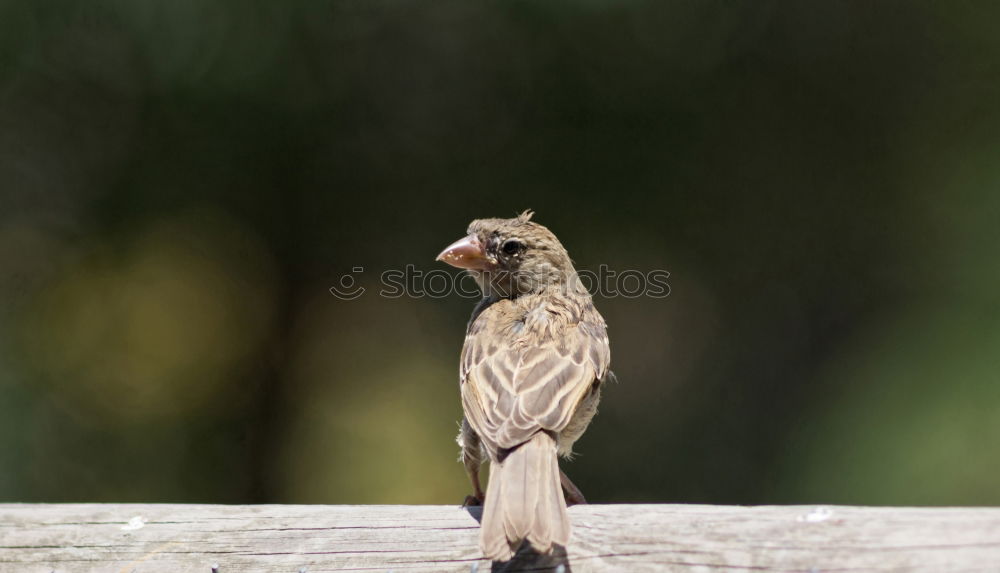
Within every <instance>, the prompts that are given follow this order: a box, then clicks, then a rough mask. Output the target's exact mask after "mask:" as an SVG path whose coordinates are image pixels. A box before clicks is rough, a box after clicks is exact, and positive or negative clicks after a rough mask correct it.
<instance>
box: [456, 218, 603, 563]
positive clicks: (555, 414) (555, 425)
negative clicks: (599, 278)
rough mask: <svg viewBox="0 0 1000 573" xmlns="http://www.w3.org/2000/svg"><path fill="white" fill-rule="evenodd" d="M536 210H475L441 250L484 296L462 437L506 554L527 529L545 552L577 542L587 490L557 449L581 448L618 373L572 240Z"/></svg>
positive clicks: (488, 535) (490, 543)
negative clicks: (575, 529) (607, 384)
mask: <svg viewBox="0 0 1000 573" xmlns="http://www.w3.org/2000/svg"><path fill="white" fill-rule="evenodd" d="M531 215H532V213H531V212H530V211H526V212H525V213H523V214H522V215H520V216H519V217H516V218H513V219H480V220H477V221H473V222H472V224H471V225H470V226H469V231H468V232H469V236H468V237H466V238H464V239H462V240H460V241H457V242H456V243H454V244H452V245H451V246H449V247H448V248H447V249H445V250H444V252H442V253H441V254H440V255H439V256H438V259H439V260H443V261H445V262H447V263H449V264H451V265H454V266H457V267H460V268H464V269H468V271H469V273H471V274H472V276H473V277H474V278H475V279H476V282H477V283H478V284H479V286H480V288H481V289H482V290H483V295H484V298H483V299H482V300H481V301H480V302H479V304H478V305H477V306H476V308H475V310H474V311H473V314H472V319H471V320H470V322H469V327H468V331H467V334H466V338H465V345H464V347H463V348H462V359H461V364H460V369H459V374H460V385H461V391H462V406H463V409H464V411H465V418H464V419H463V421H462V431H461V433H460V434H459V444H460V445H461V446H462V460H463V462H464V464H465V468H466V470H467V471H468V473H469V477H470V479H471V481H472V485H473V490H474V494H473V496H470V501H472V502H473V503H475V502H485V503H484V508H483V519H482V527H481V531H480V544H481V546H482V549H483V553H484V554H485V555H486V556H487V557H488V558H490V559H493V560H497V561H506V560H509V559H511V557H513V555H514V553H515V552H516V551H517V549H518V547H519V546H520V545H521V543H522V542H523V541H525V540H526V541H528V542H530V543H531V545H532V547H533V548H534V549H535V550H537V551H540V552H542V553H546V552H549V551H551V549H552V546H553V544H559V545H562V546H566V544H567V543H568V542H569V535H570V524H569V515H568V513H567V511H566V500H569V501H570V502H583V501H584V500H583V496H582V495H580V492H579V490H578V489H576V487H575V486H574V485H573V484H572V482H570V481H569V479H568V478H567V477H566V475H565V474H563V473H562V472H560V470H559V464H558V459H557V454H558V455H562V456H564V457H566V456H569V455H570V454H571V453H572V448H573V443H574V442H575V441H576V440H577V439H578V438H579V437H580V436H581V435H582V434H583V432H584V430H586V429H587V425H588V424H589V423H590V420H591V418H593V417H594V414H595V413H596V412H597V403H598V401H599V400H600V393H601V385H602V383H603V382H604V381H605V380H607V379H608V378H609V377H610V376H611V373H610V371H609V370H608V365H609V363H610V361H611V354H610V350H609V346H608V337H607V332H606V326H605V323H604V319H603V318H602V317H601V315H600V314H599V313H598V312H597V309H595V308H594V304H593V301H592V300H591V297H590V294H589V293H588V292H587V291H586V289H585V288H584V287H583V285H582V284H581V283H580V281H579V279H578V277H577V274H576V270H575V269H574V268H573V263H572V261H571V260H570V258H569V255H568V254H567V252H566V249H564V248H563V246H562V245H561V244H560V243H559V240H558V239H556V237H555V235H553V234H552V233H551V232H550V231H549V230H548V229H546V228H545V227H543V226H542V225H539V224H537V223H533V222H531V221H530V219H531ZM487 458H488V459H489V461H490V462H491V469H490V481H489V487H488V490H487V492H486V495H485V500H484V499H483V498H484V496H483V493H482V490H481V488H480V485H479V466H480V464H481V463H482V462H483V461H485V459H487ZM560 484H561V485H562V487H563V488H565V490H566V498H565V499H564V497H563V491H562V489H561V488H560Z"/></svg>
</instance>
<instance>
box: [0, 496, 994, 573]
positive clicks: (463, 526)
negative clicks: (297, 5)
mask: <svg viewBox="0 0 1000 573" xmlns="http://www.w3.org/2000/svg"><path fill="white" fill-rule="evenodd" d="M570 516H571V518H572V520H573V538H572V541H571V543H570V546H569V549H568V555H566V556H558V555H557V556H556V557H551V556H549V557H546V558H545V559H547V561H545V560H542V559H541V558H537V557H531V556H527V557H522V558H520V560H519V561H517V562H516V563H510V564H506V565H498V564H490V563H488V562H486V561H484V560H482V559H480V556H479V550H478V548H477V535H476V534H477V529H478V524H477V522H476V515H475V512H474V511H473V512H469V511H466V510H463V509H460V508H458V507H456V506H318V505H311V506H301V505H261V506H220V505H128V504H65V505H63V504H56V505H48V504H45V505H35V504H6V505H0V571H3V572H7V571H11V572H29V573H34V572H39V573H51V572H53V571H55V572H58V573H73V572H77V571H102V572H103V571H108V572H114V573H131V572H136V573H159V572H170V573H174V572H179V571H193V572H196V573H211V572H212V568H213V567H214V566H217V571H218V573H234V572H242V571H255V572H256V571H263V572H282V573H299V572H301V571H307V572H309V573H319V572H322V571H396V572H401V571H463V572H467V571H490V570H494V571H504V570H533V571H538V570H554V569H556V568H558V566H559V564H560V563H561V564H562V570H563V571H566V572H569V571H577V572H587V571H602V572H603V571H629V572H634V571H684V572H690V571H783V572H785V571H787V572H793V571H798V572H805V573H808V572H813V571H815V572H826V571H927V572H932V571H933V572H941V571H945V572H949V571H962V572H964V571H1000V508H886V507H842V506H826V507H815V506H778V507H773V506H762V507H731V506H703V505H588V506H575V507H572V508H570Z"/></svg>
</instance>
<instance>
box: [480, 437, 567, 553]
mask: <svg viewBox="0 0 1000 573" xmlns="http://www.w3.org/2000/svg"><path fill="white" fill-rule="evenodd" d="M524 540H527V541H528V542H530V543H531V546H532V547H533V548H534V549H535V550H537V551H539V552H541V553H548V552H549V551H551V550H552V544H553V543H558V544H560V545H562V546H563V547H565V546H566V544H567V543H568V542H569V514H568V513H567V511H566V500H565V499H564V498H563V495H562V487H561V486H560V482H559V461H558V459H557V458H556V442H555V440H554V439H553V438H552V436H550V435H549V434H547V433H545V432H539V433H537V434H535V435H534V436H533V437H532V438H531V439H530V440H528V441H527V442H525V443H524V444H522V445H520V446H518V447H517V449H515V450H514V451H512V452H510V454H508V455H507V457H506V458H505V459H504V460H503V461H502V462H493V463H492V464H490V482H489V486H488V487H487V488H486V502H485V504H484V507H483V521H482V527H481V528H480V538H479V543H480V546H481V547H482V550H483V553H484V554H485V555H486V557H488V558H489V559H492V560H494V561H509V560H510V559H511V558H512V557H513V556H514V553H515V552H516V551H517V549H518V547H519V546H520V545H521V542H522V541H524Z"/></svg>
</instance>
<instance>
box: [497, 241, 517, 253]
mask: <svg viewBox="0 0 1000 573" xmlns="http://www.w3.org/2000/svg"><path fill="white" fill-rule="evenodd" d="M521 248H522V245H521V243H520V242H518V241H515V240H514V239H511V240H509V241H505V242H504V244H503V245H502V246H501V247H500V249H501V250H502V251H503V254H505V255H513V254H515V253H517V252H519V251H520V250H521Z"/></svg>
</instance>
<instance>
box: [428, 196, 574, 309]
mask: <svg viewBox="0 0 1000 573" xmlns="http://www.w3.org/2000/svg"><path fill="white" fill-rule="evenodd" d="M533 214H534V213H533V212H532V211H525V212H524V213H521V214H520V215H519V216H517V217H514V218H513V219H477V220H475V221H473V222H472V223H471V224H470V225H469V229H468V233H469V234H468V236H466V237H464V238H462V239H459V240H458V241H455V242H454V243H452V244H451V245H448V247H447V248H445V250H443V251H441V254H440V255H438V256H437V260H439V261H444V262H446V263H448V264H449V265H452V266H454V267H458V268H461V269H466V270H467V271H469V274H471V275H472V276H473V278H475V279H476V282H477V283H478V284H479V288H481V289H482V291H483V294H484V295H486V296H497V297H500V298H513V297H516V296H520V295H523V294H529V293H535V292H541V291H543V290H545V289H547V288H551V287H554V286H558V287H567V286H569V287H571V288H574V289H575V288H578V286H579V285H578V284H577V283H578V282H579V281H578V280H577V276H576V270H574V268H573V261H571V260H570V258H569V254H568V253H567V252H566V249H565V248H563V246H562V243H560V242H559V239H557V238H556V236H555V235H553V234H552V231H549V230H548V229H547V228H545V227H544V226H542V225H539V224H538V223H534V222H532V221H531V216H532V215H533Z"/></svg>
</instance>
